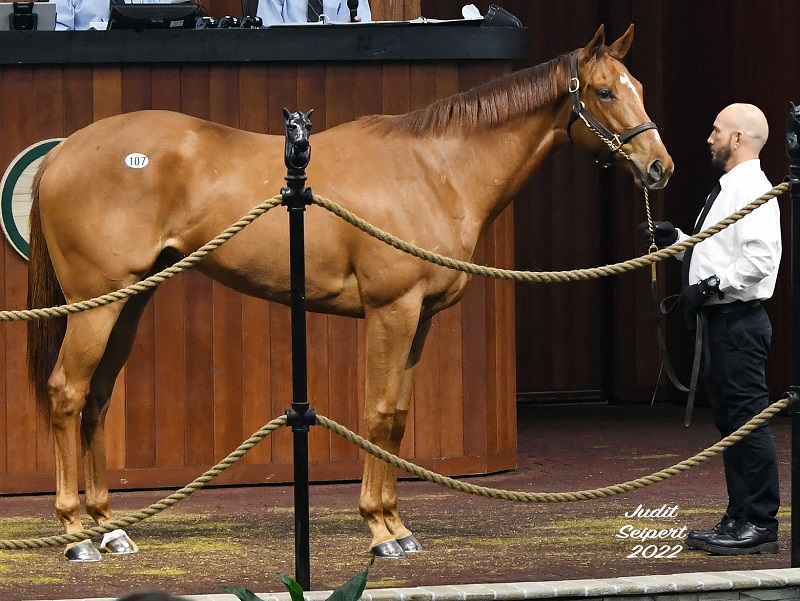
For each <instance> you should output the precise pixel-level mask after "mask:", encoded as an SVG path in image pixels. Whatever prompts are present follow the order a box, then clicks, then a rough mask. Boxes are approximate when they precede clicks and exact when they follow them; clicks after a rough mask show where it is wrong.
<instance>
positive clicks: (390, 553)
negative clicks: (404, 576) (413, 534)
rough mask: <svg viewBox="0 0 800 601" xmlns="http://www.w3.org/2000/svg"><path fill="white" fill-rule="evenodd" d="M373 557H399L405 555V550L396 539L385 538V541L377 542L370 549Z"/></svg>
mask: <svg viewBox="0 0 800 601" xmlns="http://www.w3.org/2000/svg"><path fill="white" fill-rule="evenodd" d="M370 551H371V552H372V554H373V555H374V556H375V557H385V558H387V559H400V558H401V557H405V556H406V552H405V551H403V548H402V547H401V546H400V544H399V543H398V542H397V541H396V540H387V541H386V542H385V543H378V544H377V545H375V546H374V547H372V549H370Z"/></svg>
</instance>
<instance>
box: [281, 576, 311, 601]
mask: <svg viewBox="0 0 800 601" xmlns="http://www.w3.org/2000/svg"><path fill="white" fill-rule="evenodd" d="M275 574H276V575H277V576H278V578H280V579H281V581H282V582H283V584H285V585H286V588H287V589H288V590H289V596H290V597H291V598H292V601H305V597H303V589H302V587H301V586H300V585H299V584H297V582H296V581H295V580H294V579H293V578H289V577H288V576H287V575H286V574H281V573H280V572H275Z"/></svg>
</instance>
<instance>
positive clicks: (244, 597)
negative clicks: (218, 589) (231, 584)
mask: <svg viewBox="0 0 800 601" xmlns="http://www.w3.org/2000/svg"><path fill="white" fill-rule="evenodd" d="M222 590H224V591H225V592H228V593H230V594H231V595H234V596H235V597H236V598H237V599H241V601H263V599H262V598H261V597H259V596H258V595H256V594H255V593H254V592H253V591H251V590H250V589H247V588H228V587H227V586H223V587H222Z"/></svg>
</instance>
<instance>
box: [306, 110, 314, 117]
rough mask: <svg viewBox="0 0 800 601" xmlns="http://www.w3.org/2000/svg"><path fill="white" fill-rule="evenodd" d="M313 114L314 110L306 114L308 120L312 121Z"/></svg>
mask: <svg viewBox="0 0 800 601" xmlns="http://www.w3.org/2000/svg"><path fill="white" fill-rule="evenodd" d="M313 112H314V109H308V112H307V113H306V119H311V114H312V113H313Z"/></svg>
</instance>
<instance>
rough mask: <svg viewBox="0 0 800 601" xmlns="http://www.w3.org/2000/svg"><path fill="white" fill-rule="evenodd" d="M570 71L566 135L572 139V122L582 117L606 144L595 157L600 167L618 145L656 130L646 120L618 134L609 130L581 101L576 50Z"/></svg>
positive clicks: (609, 159)
mask: <svg viewBox="0 0 800 601" xmlns="http://www.w3.org/2000/svg"><path fill="white" fill-rule="evenodd" d="M570 71H571V73H570V80H569V92H570V94H572V114H570V116H569V123H568V124H567V135H569V139H570V140H572V132H571V130H572V124H573V123H575V122H576V121H577V120H578V119H582V120H583V122H584V123H586V125H587V127H588V128H589V129H590V130H592V131H593V132H594V133H595V134H597V136H598V137H599V138H600V139H601V140H603V142H605V143H606V145H607V148H605V149H604V150H603V151H602V152H601V153H600V154H599V155H598V156H597V157H596V159H597V163H598V164H599V165H600V166H601V167H608V166H609V165H610V164H611V155H612V154H613V153H615V152H617V151H619V149H620V147H621V146H622V145H623V144H625V143H626V142H629V141H630V140H631V139H633V138H634V137H636V136H638V135H639V134H640V133H642V132H643V131H647V130H648V129H655V130H658V127H656V124H655V123H653V122H652V121H648V122H647V123H642V124H641V125H637V126H636V127H631V128H630V129H626V130H625V131H624V132H622V133H621V134H619V135H617V134H615V133H612V132H611V131H609V129H608V128H607V127H606V126H605V125H603V124H602V123H600V122H599V121H598V120H597V119H595V118H594V115H592V114H591V113H590V112H589V111H587V110H586V107H585V106H584V105H583V102H581V82H580V80H579V79H578V53H577V52H576V53H575V54H573V55H572V60H571V63H570ZM623 154H624V153H623Z"/></svg>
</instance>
